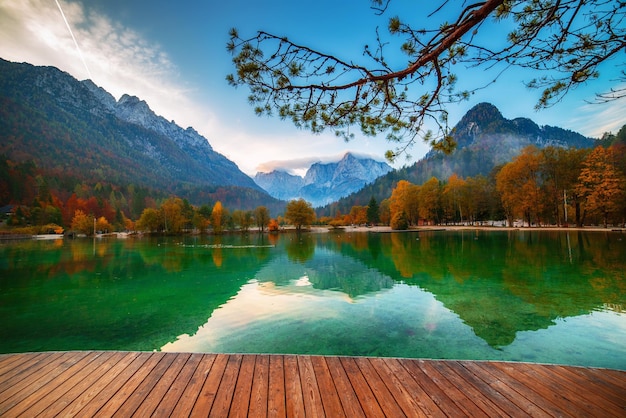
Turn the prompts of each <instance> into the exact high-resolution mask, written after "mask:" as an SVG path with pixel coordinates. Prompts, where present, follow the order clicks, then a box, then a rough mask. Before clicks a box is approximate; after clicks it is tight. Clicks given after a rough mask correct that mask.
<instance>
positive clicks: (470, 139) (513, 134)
mask: <svg viewBox="0 0 626 418" xmlns="http://www.w3.org/2000/svg"><path fill="white" fill-rule="evenodd" d="M452 136H453V137H454V139H455V141H456V142H457V144H458V145H457V148H456V149H455V150H454V151H453V152H452V153H451V154H450V155H446V154H443V153H442V152H437V151H430V152H429V153H427V154H426V155H425V156H424V158H422V159H421V160H419V161H418V162H416V163H415V164H413V165H411V166H408V167H404V168H402V169H399V170H394V171H392V172H389V173H388V174H386V175H384V176H382V177H380V178H379V179H378V180H376V181H375V182H373V183H372V184H369V185H367V186H365V187H364V188H363V189H362V190H360V191H358V192H356V193H353V194H352V195H350V196H347V197H345V198H343V199H341V200H339V201H338V202H336V203H334V204H331V205H328V206H326V207H325V208H323V209H321V210H320V211H318V213H319V214H320V215H329V214H330V213H331V212H333V211H334V209H335V208H336V209H339V210H340V211H341V212H342V213H346V211H349V210H350V208H351V207H352V206H353V205H367V204H368V202H369V200H370V198H371V197H372V196H373V197H375V198H376V199H377V200H378V201H379V202H380V201H382V200H383V199H386V198H388V197H389V196H390V195H391V190H392V189H393V187H394V186H395V184H396V183H397V182H398V181H400V180H408V181H410V182H411V183H414V184H423V183H425V182H426V181H428V180H429V179H430V178H432V177H436V178H438V179H440V180H446V179H448V178H449V177H450V176H451V175H452V174H456V175H457V176H459V177H462V178H467V177H474V176H477V175H483V176H488V175H489V174H490V173H491V172H492V170H493V169H494V168H495V167H497V166H499V165H502V164H505V163H507V162H509V161H511V160H512V159H513V157H515V156H516V155H518V154H519V153H520V151H521V150H522V149H523V148H525V147H527V146H530V145H534V146H536V147H538V148H545V147H548V146H555V147H564V148H568V147H576V148H590V147H593V146H594V144H595V143H596V142H595V141H594V140H593V139H591V138H586V137H585V136H583V135H581V134H579V133H576V132H573V131H569V130H566V129H562V128H559V127H554V126H539V125H537V124H536V123H535V122H533V121H532V120H530V119H526V118H516V119H513V120H509V119H506V118H504V117H503V116H502V114H501V113H500V111H499V110H498V109H497V108H496V107H495V106H494V105H492V104H490V103H480V104H478V105H476V106H474V107H473V108H472V109H470V110H469V111H468V112H467V113H466V114H465V115H464V116H463V117H462V118H461V120H460V121H459V122H458V123H457V124H456V126H455V127H454V128H453V131H452Z"/></svg>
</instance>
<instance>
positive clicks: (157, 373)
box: [98, 353, 175, 417]
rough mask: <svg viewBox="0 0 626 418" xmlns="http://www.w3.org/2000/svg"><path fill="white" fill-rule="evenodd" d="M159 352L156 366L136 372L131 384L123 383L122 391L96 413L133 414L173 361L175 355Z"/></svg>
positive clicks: (120, 415) (122, 415)
mask: <svg viewBox="0 0 626 418" xmlns="http://www.w3.org/2000/svg"><path fill="white" fill-rule="evenodd" d="M159 354H160V355H159V362H158V363H157V364H156V366H155V367H153V368H152V369H150V371H149V373H146V374H144V373H136V374H135V375H134V376H133V377H132V379H131V385H130V386H127V385H125V386H124V388H123V390H122V391H120V392H118V393H116V394H115V399H114V400H113V402H111V403H110V407H109V405H105V406H104V407H103V408H102V409H101V410H100V411H98V415H102V414H105V415H106V416H114V417H129V416H131V415H133V414H134V413H135V411H137V409H138V408H139V406H140V405H141V403H142V402H143V401H144V399H146V398H147V397H148V396H149V395H150V393H151V392H152V390H153V389H154V387H155V386H156V384H157V382H158V381H159V379H161V378H162V377H163V375H164V374H165V373H166V371H167V370H168V368H169V367H170V365H171V364H172V362H173V361H174V358H175V357H174V356H172V355H168V354H167V353H159ZM131 387H132V389H131ZM121 398H123V399H124V400H123V402H121V404H120V403H119V400H121ZM118 405H119V406H118ZM155 407H156V405H155Z"/></svg>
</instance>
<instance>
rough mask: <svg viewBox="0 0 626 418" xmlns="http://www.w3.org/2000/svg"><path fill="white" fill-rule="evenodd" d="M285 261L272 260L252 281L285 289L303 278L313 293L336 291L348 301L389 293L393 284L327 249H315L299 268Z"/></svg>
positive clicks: (357, 262) (377, 272)
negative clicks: (374, 294) (313, 290)
mask: <svg viewBox="0 0 626 418" xmlns="http://www.w3.org/2000/svg"><path fill="white" fill-rule="evenodd" d="M303 245H307V244H306V243H305V244H303ZM288 258H289V257H288V256H284V255H283V256H280V257H278V258H275V259H274V260H272V261H271V262H270V263H268V264H267V265H266V266H265V267H264V268H263V269H261V270H260V271H259V272H258V273H257V275H256V279H258V280H259V281H260V282H273V283H275V284H276V285H277V286H286V285H292V284H294V282H295V281H297V280H299V279H302V278H306V280H307V281H308V282H309V283H310V284H311V285H312V286H313V288H315V289H318V290H337V291H340V292H343V293H345V294H347V295H348V296H350V297H351V298H355V297H357V296H362V295H365V294H367V293H375V292H379V291H381V290H383V289H391V288H392V287H393V285H394V284H395V281H394V280H393V279H391V278H390V277H389V276H386V275H384V274H381V273H380V272H379V271H378V270H376V269H373V268H370V267H368V266H366V265H365V264H363V263H362V262H361V261H359V260H357V259H354V258H352V257H348V256H346V255H343V254H341V253H337V252H335V251H332V250H329V249H324V248H320V247H318V248H316V249H315V255H314V256H311V257H310V258H309V259H308V260H307V261H304V262H302V263H301V264H298V263H292V262H290V261H289V260H288Z"/></svg>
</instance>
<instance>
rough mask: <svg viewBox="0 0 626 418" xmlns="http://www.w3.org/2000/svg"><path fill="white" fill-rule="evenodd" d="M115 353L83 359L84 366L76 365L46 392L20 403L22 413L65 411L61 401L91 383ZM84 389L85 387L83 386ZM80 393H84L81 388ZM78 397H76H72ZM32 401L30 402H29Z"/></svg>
mask: <svg viewBox="0 0 626 418" xmlns="http://www.w3.org/2000/svg"><path fill="white" fill-rule="evenodd" d="M113 354H114V353H90V354H89V355H87V356H85V357H84V358H83V361H84V364H81V363H80V362H79V363H76V364H75V365H74V368H70V369H67V370H66V371H65V372H64V373H62V374H61V375H59V376H58V377H57V378H55V379H54V380H52V381H50V382H49V383H48V384H47V385H46V386H45V390H39V391H37V392H35V393H33V394H31V395H30V396H29V397H28V398H27V399H25V400H24V401H22V402H21V403H20V406H22V411H21V412H19V413H26V414H28V415H30V416H38V417H39V416H42V415H43V413H44V412H45V414H47V415H52V413H51V410H54V409H58V408H60V409H63V408H64V406H65V405H66V402H63V401H59V399H61V398H62V397H63V396H65V395H66V394H67V393H68V392H70V391H71V390H72V389H74V387H75V386H77V385H79V384H81V383H82V384H84V383H85V382H89V380H88V378H89V376H90V375H91V374H92V373H93V371H94V370H97V369H98V368H99V367H100V366H102V365H103V364H105V363H106V361H108V360H109V359H110V358H111V357H112V356H113ZM82 387H84V386H82ZM77 392H78V393H82V390H81V386H79V388H78V390H77ZM70 396H76V395H70ZM29 399H30V402H28V400H29ZM11 414H15V415H18V410H17V409H15V408H14V409H13V410H11Z"/></svg>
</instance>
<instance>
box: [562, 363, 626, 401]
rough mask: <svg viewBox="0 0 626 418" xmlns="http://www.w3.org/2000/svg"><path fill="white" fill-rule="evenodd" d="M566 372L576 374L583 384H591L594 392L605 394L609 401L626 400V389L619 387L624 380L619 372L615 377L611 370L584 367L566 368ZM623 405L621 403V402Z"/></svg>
mask: <svg viewBox="0 0 626 418" xmlns="http://www.w3.org/2000/svg"><path fill="white" fill-rule="evenodd" d="M567 370H568V372H570V373H573V374H576V375H577V376H579V377H580V379H582V381H583V382H586V383H591V384H593V385H594V387H595V388H596V390H599V391H601V392H602V393H605V394H606V396H609V397H610V398H611V399H615V398H617V399H620V400H623V399H626V388H624V387H623V386H621V384H622V383H623V381H624V380H626V379H624V372H621V371H620V372H619V373H621V375H619V374H618V376H617V377H613V376H612V374H611V373H609V372H610V371H612V370H607V369H589V368H586V367H567ZM622 403H623V402H622Z"/></svg>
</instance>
